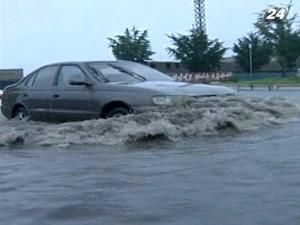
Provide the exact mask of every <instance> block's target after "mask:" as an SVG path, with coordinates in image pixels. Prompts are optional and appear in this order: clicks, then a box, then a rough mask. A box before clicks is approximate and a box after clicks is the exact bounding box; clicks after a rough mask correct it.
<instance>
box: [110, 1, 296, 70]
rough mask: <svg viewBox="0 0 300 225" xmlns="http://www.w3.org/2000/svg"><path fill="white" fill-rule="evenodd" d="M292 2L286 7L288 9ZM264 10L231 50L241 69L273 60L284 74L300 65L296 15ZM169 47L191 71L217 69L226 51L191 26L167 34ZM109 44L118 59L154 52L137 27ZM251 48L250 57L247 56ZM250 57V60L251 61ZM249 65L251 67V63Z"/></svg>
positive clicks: (148, 57) (141, 59)
mask: <svg viewBox="0 0 300 225" xmlns="http://www.w3.org/2000/svg"><path fill="white" fill-rule="evenodd" d="M291 7H292V5H291V4H289V5H288V6H287V8H288V10H289V11H290V10H291ZM264 16H265V11H261V12H259V13H258V17H257V20H256V22H255V23H254V30H253V32H251V33H249V34H248V35H246V36H245V37H242V38H240V39H238V40H237V42H236V43H235V44H234V46H233V48H232V50H233V52H234V53H235V59H236V61H237V63H238V64H239V65H240V66H241V68H243V70H244V71H248V72H249V70H251V69H250V68H252V69H253V72H255V71H257V70H259V69H260V68H261V67H262V66H264V65H265V64H268V63H269V62H270V60H272V59H275V60H276V61H277V62H278V64H279V65H280V66H281V69H282V72H283V74H285V71H287V70H293V69H295V68H296V67H297V65H298V66H299V65H300V28H299V26H298V27H296V23H297V15H296V14H294V15H289V16H287V17H286V18H283V19H275V20H272V21H267V20H265V18H264ZM168 37H169V38H170V41H171V47H169V48H167V49H166V51H167V52H168V53H169V54H170V56H173V57H174V58H175V59H176V60H179V61H180V62H181V63H182V64H183V65H184V66H185V67H186V68H187V69H189V70H190V71H191V72H204V71H205V72H212V71H217V70H218V69H219V68H220V62H221V60H222V58H223V56H224V54H225V52H226V51H227V50H228V48H225V47H224V44H223V42H221V41H219V40H218V39H215V40H211V39H209V37H208V36H207V34H206V33H205V32H203V31H202V30H199V29H191V30H190V32H189V34H186V35H183V34H176V35H169V36H168ZM109 43H110V44H109V46H110V48H111V49H112V53H113V55H114V56H115V57H116V58H117V59H121V60H131V61H136V62H141V63H145V62H146V61H148V60H151V56H152V55H154V54H155V52H153V51H152V49H151V42H150V40H149V38H148V31H147V30H138V29H137V28H136V27H133V28H132V29H128V28H127V29H126V30H125V33H124V34H122V35H117V36H116V37H114V38H109ZM250 51H251V53H252V54H251V57H250ZM251 59H252V60H251ZM250 63H251V64H252V67H251V66H250Z"/></svg>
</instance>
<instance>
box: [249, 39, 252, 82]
mask: <svg viewBox="0 0 300 225" xmlns="http://www.w3.org/2000/svg"><path fill="white" fill-rule="evenodd" d="M249 66H250V70H249V71H250V75H251V77H252V75H253V55H252V44H251V43H249Z"/></svg>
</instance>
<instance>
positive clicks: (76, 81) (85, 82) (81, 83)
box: [69, 80, 92, 87]
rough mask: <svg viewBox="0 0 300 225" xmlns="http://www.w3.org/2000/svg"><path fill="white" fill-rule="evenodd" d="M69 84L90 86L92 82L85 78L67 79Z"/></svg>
mask: <svg viewBox="0 0 300 225" xmlns="http://www.w3.org/2000/svg"><path fill="white" fill-rule="evenodd" d="M69 84H70V85H73V86H87V87H88V86H92V83H91V82H89V81H86V80H69Z"/></svg>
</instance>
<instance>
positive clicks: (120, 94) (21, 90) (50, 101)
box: [1, 61, 234, 122]
mask: <svg viewBox="0 0 300 225" xmlns="http://www.w3.org/2000/svg"><path fill="white" fill-rule="evenodd" d="M230 94H234V91H233V90H232V89H230V88H226V87H220V86H212V85H204V84H189V83H184V82H176V81H175V80H173V79H172V78H171V77H170V76H168V75H166V74H163V73H161V72H159V71H157V70H154V69H152V68H150V67H148V66H145V65H142V64H138V63H134V62H128V61H111V62H67V63H56V64H51V65H46V66H43V67H41V68H39V69H37V70H35V71H34V72H32V73H31V74H29V75H28V76H26V77H25V78H23V79H22V80H21V81H19V82H17V83H16V84H14V85H11V86H8V87H7V88H5V90H4V91H3V94H2V106H1V110H2V113H3V114H4V115H5V116H6V117H7V118H8V119H12V118H18V119H20V120H23V119H28V118H30V119H32V120H43V121H62V122H64V121H77V120H86V119H94V118H109V117H115V116H121V115H126V114H129V113H140V112H145V111H149V110H153V109H157V108H163V107H168V106H172V105H174V104H177V103H178V102H181V101H184V100H186V99H189V98H194V97H197V98H198V97H202V96H219V95H230Z"/></svg>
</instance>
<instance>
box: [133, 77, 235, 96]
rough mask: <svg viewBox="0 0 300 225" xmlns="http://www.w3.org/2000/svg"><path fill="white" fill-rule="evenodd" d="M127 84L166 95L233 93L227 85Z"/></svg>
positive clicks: (151, 82)
mask: <svg viewBox="0 0 300 225" xmlns="http://www.w3.org/2000/svg"><path fill="white" fill-rule="evenodd" d="M128 85H129V84H128ZM129 86H134V87H140V88H147V89H151V90H155V91H159V92H163V93H164V94H166V95H188V96H212V95H215V96H218V95H229V94H234V93H235V91H234V90H233V89H230V88H227V87H222V86H216V85H206V84H189V83H184V82H175V81H174V82H172V81H145V82H141V83H135V84H130V85H129Z"/></svg>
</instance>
